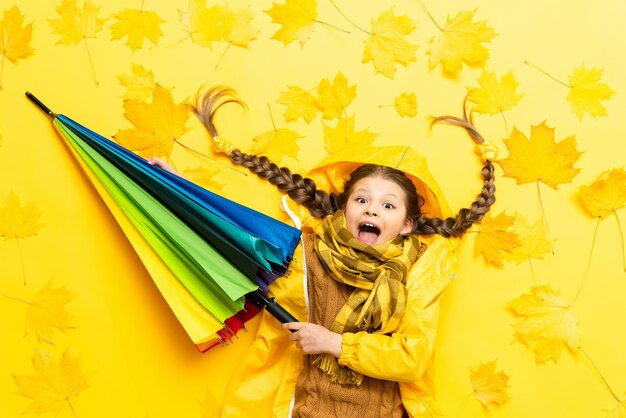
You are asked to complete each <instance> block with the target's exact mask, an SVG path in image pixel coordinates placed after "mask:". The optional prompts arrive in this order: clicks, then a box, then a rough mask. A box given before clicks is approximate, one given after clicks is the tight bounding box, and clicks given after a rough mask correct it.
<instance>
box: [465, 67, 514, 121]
mask: <svg viewBox="0 0 626 418" xmlns="http://www.w3.org/2000/svg"><path fill="white" fill-rule="evenodd" d="M478 84H480V88H477V87H472V88H469V87H468V89H467V100H468V101H469V102H472V103H475V104H476V106H474V107H473V108H472V111H474V112H478V113H489V114H491V115H495V114H496V113H500V112H503V111H505V110H509V109H511V108H512V107H513V106H515V105H516V104H517V102H518V101H519V99H521V98H522V95H521V94H515V91H516V90H517V87H518V86H519V83H518V82H517V81H515V77H514V76H513V72H512V71H510V72H509V73H507V74H505V75H503V76H502V77H500V83H498V79H497V77H496V75H495V73H491V72H489V71H487V70H483V73H482V75H481V76H480V78H479V79H478Z"/></svg>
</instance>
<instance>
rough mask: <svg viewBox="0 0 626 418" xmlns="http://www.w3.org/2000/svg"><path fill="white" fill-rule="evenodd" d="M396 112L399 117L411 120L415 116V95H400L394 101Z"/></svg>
mask: <svg viewBox="0 0 626 418" xmlns="http://www.w3.org/2000/svg"><path fill="white" fill-rule="evenodd" d="M395 107H396V111H397V112H398V113H399V114H400V116H402V117H403V118H404V117H409V118H412V117H414V116H416V115H417V100H416V98H415V93H411V94H408V93H406V92H405V93H402V94H401V95H400V96H398V97H396V99H395Z"/></svg>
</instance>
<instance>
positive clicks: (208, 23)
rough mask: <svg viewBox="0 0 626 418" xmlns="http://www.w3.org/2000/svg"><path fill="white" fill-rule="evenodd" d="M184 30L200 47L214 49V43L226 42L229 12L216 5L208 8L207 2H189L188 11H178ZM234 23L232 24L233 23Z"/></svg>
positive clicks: (202, 0) (198, 0) (200, 0)
mask: <svg viewBox="0 0 626 418" xmlns="http://www.w3.org/2000/svg"><path fill="white" fill-rule="evenodd" d="M178 14H179V19H180V22H181V24H182V25H183V28H184V29H185V31H187V33H189V37H190V38H191V40H192V42H194V43H195V44H198V45H200V46H204V47H207V48H209V49H212V48H213V42H216V41H222V40H224V36H225V33H226V30H225V28H224V23H225V22H226V21H225V18H227V17H228V15H227V10H226V9H225V8H224V7H222V6H220V5H218V4H216V5H214V6H212V7H211V8H210V9H207V8H206V5H205V0H189V6H188V8H187V11H181V10H179V11H178ZM231 23H232V22H231Z"/></svg>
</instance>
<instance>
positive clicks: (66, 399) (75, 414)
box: [65, 398, 79, 418]
mask: <svg viewBox="0 0 626 418" xmlns="http://www.w3.org/2000/svg"><path fill="white" fill-rule="evenodd" d="M65 401H66V402H67V404H68V405H69V406H70V409H71V410H72V413H73V414H74V416H75V417H76V418H79V416H78V414H77V413H76V410H75V409H74V405H72V403H71V402H70V400H69V399H68V398H65Z"/></svg>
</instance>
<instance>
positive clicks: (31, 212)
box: [0, 193, 43, 239]
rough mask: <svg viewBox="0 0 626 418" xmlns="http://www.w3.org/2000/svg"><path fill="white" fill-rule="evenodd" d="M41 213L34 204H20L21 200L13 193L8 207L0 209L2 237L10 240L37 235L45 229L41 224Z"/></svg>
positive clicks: (0, 234)
mask: <svg viewBox="0 0 626 418" xmlns="http://www.w3.org/2000/svg"><path fill="white" fill-rule="evenodd" d="M40 217H41V212H40V211H39V209H38V208H37V205H35V204H34V203H32V202H31V203H27V204H26V205H25V206H22V205H21V204H20V199H19V198H18V197H17V196H16V195H15V194H13V193H11V194H10V195H9V197H8V199H7V203H6V206H4V207H0V236H3V237H4V238H6V239H9V238H26V237H30V236H33V235H37V232H38V231H39V230H40V229H41V228H42V227H43V224H39V223H38V221H39V218H40Z"/></svg>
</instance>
